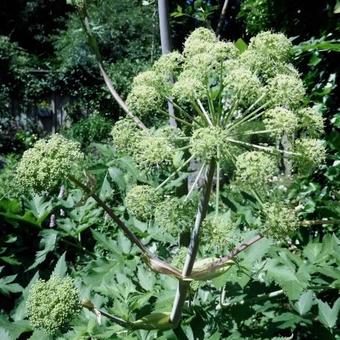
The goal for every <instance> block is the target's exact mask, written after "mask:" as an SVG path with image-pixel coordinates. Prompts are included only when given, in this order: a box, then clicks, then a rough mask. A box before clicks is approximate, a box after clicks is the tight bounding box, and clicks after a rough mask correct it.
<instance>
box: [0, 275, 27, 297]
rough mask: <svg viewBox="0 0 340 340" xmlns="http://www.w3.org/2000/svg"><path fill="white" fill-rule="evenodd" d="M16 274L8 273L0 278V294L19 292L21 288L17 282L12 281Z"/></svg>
mask: <svg viewBox="0 0 340 340" xmlns="http://www.w3.org/2000/svg"><path fill="white" fill-rule="evenodd" d="M16 277H17V275H9V276H4V277H2V278H0V294H3V295H7V296H8V295H10V294H11V293H19V292H21V291H22V290H23V288H22V287H21V286H20V285H19V284H18V283H13V281H14V280H15V278H16Z"/></svg>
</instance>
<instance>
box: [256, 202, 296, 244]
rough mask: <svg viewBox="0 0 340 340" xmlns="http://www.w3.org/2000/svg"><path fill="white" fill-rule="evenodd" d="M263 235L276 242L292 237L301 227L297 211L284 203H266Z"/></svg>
mask: <svg viewBox="0 0 340 340" xmlns="http://www.w3.org/2000/svg"><path fill="white" fill-rule="evenodd" d="M263 212H264V216H265V218H264V223H263V225H262V230H261V232H262V234H263V235H264V236H266V237H272V238H274V239H276V240H282V239H284V238H285V237H287V236H288V237H289V236H291V235H292V234H293V233H294V232H295V231H296V230H297V229H298V227H299V219H298V217H297V214H296V211H295V210H294V209H292V208H291V207H289V206H287V205H285V204H284V203H265V204H264V206H263Z"/></svg>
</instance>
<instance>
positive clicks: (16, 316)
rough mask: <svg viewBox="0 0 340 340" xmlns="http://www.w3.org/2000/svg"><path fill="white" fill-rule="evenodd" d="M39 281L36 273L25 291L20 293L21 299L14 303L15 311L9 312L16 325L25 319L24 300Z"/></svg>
mask: <svg viewBox="0 0 340 340" xmlns="http://www.w3.org/2000/svg"><path fill="white" fill-rule="evenodd" d="M38 279H39V273H38V272H36V273H35V274H34V276H33V277H32V279H31V281H30V282H29V284H28V285H27V287H25V289H24V290H23V292H22V295H21V297H20V298H19V299H18V300H17V301H16V307H15V309H14V310H13V311H12V312H11V317H12V319H13V320H14V321H15V323H16V324H17V323H18V321H21V320H23V319H24V318H25V316H26V299H27V296H28V293H29V291H30V290H31V287H32V285H33V284H34V283H35V282H36V281H37V280H38Z"/></svg>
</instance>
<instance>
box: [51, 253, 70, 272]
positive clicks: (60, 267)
mask: <svg viewBox="0 0 340 340" xmlns="http://www.w3.org/2000/svg"><path fill="white" fill-rule="evenodd" d="M65 255H66V251H65V252H64V254H63V255H61V257H60V258H59V260H58V262H57V263H56V265H55V267H54V269H53V272H52V274H51V276H53V275H55V276H59V277H64V276H65V274H66V271H67V264H66V261H65Z"/></svg>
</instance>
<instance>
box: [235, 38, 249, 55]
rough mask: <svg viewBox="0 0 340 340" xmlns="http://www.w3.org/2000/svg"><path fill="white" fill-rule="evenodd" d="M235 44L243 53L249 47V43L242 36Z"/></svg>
mask: <svg viewBox="0 0 340 340" xmlns="http://www.w3.org/2000/svg"><path fill="white" fill-rule="evenodd" d="M235 46H236V47H237V48H238V49H239V50H240V52H241V53H242V52H244V51H245V50H246V49H247V48H248V45H247V43H246V42H245V41H244V40H243V39H242V38H239V39H237V40H236V41H235Z"/></svg>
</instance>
